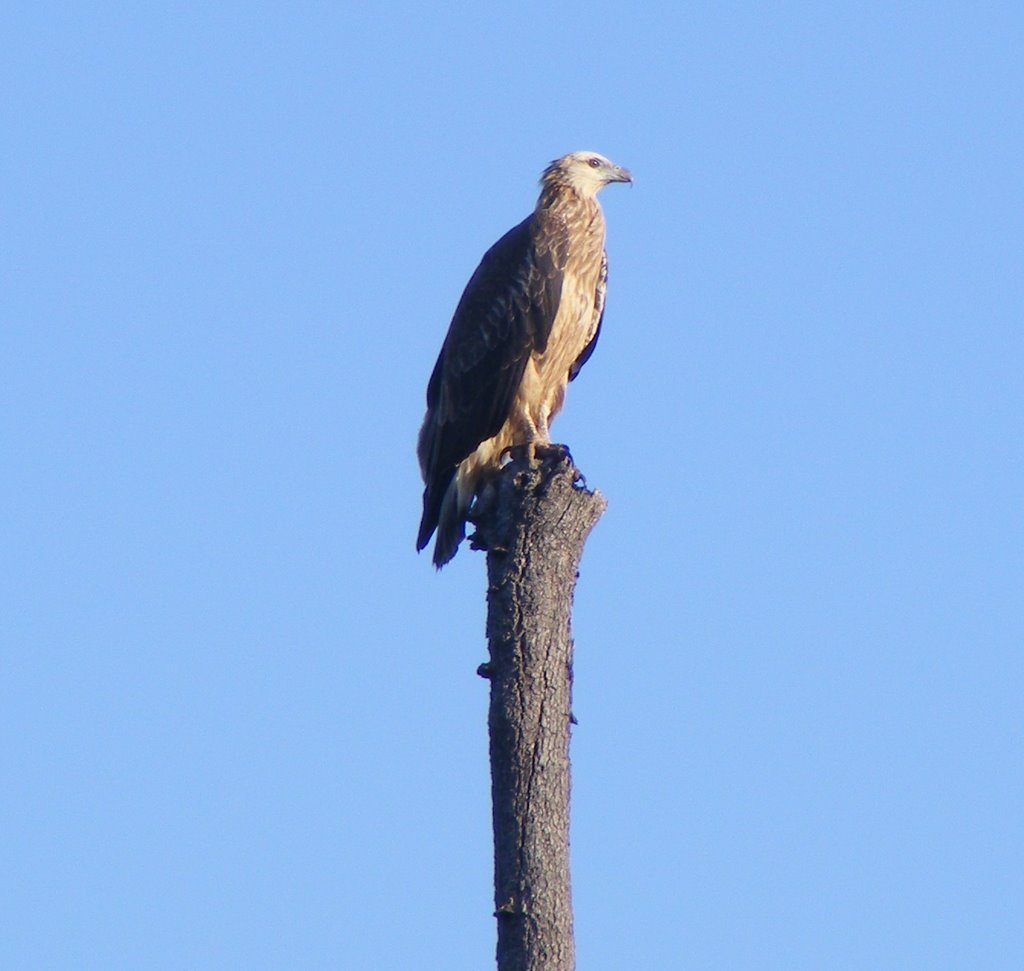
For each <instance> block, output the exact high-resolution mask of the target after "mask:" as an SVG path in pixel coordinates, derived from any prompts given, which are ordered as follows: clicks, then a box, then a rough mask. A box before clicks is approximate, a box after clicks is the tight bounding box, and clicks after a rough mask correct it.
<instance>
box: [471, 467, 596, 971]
mask: <svg viewBox="0 0 1024 971" xmlns="http://www.w3.org/2000/svg"><path fill="white" fill-rule="evenodd" d="M604 508H605V500H604V498H603V497H602V496H601V495H600V494H599V493H596V492H590V491H589V490H587V489H586V488H585V486H584V485H583V483H582V476H581V475H580V474H579V472H578V471H577V470H576V469H575V467H574V466H573V464H572V461H571V459H570V458H569V457H568V455H567V454H566V455H564V456H563V455H557V454H556V455H555V456H553V457H549V458H548V459H547V460H546V461H545V462H544V463H542V464H541V465H540V466H539V467H538V466H536V465H534V466H530V465H529V464H528V463H526V462H525V461H514V462H512V463H510V464H509V465H507V466H506V467H505V468H504V469H503V470H502V473H501V475H500V476H499V477H498V479H497V480H496V482H495V484H494V486H493V488H492V489H491V490H490V492H489V494H488V495H486V496H485V497H482V502H480V503H479V505H478V511H477V514H476V516H475V520H476V527H477V531H476V535H475V536H474V537H473V540H474V545H475V546H476V547H477V548H482V549H486V550H487V551H488V553H487V578H488V590H487V608H488V609H487V638H488V644H489V648H490V661H489V662H488V663H487V664H484V665H481V668H480V673H481V675H483V676H485V677H487V678H489V679H490V682H491V701H490V711H489V716H488V727H489V732H490V754H491V797H492V807H493V821H494V898H495V917H496V918H497V922H498V946H497V964H498V971H573V969H574V968H575V949H574V942H573V925H572V895H571V888H570V880H569V785H570V774H569V734H570V723H571V722H572V721H573V717H572V662H573V658H572V653H573V642H572V636H571V628H570V622H571V614H572V600H573V591H574V589H575V586H576V578H577V575H578V574H577V570H578V567H579V562H580V557H581V555H582V553H583V544H584V543H585V541H586V538H587V535H588V534H589V533H590V530H591V529H592V528H593V526H594V525H595V524H596V523H597V521H598V519H600V517H601V514H602V513H603V512H604Z"/></svg>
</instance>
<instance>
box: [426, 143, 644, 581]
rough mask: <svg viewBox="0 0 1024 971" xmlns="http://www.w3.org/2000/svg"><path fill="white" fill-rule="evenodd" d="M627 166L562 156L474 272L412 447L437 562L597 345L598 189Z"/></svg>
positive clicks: (600, 270)
mask: <svg viewBox="0 0 1024 971" xmlns="http://www.w3.org/2000/svg"><path fill="white" fill-rule="evenodd" d="M632 181H633V178H632V176H631V175H630V174H629V172H628V171H627V170H626V169H624V168H622V167H620V166H618V165H615V164H614V163H612V162H610V161H609V160H608V159H606V158H605V157H604V156H603V155H598V154H597V153H596V152H572V153H571V154H569V155H565V156H563V157H562V158H559V159H556V160H555V161H554V162H552V163H551V164H550V165H549V166H548V167H547V168H546V169H545V170H544V173H543V174H542V176H541V179H540V186H541V192H540V198H539V199H538V200H537V206H536V208H535V209H534V210H533V212H532V213H531V214H530V215H529V216H527V217H526V219H524V220H523V221H522V222H521V223H520V224H519V225H518V226H516V227H514V228H513V229H510V230H509V231H508V232H507V233H506V234H505V235H504V236H502V237H501V239H499V240H498V241H497V242H496V243H495V244H494V245H493V246H492V247H491V248H490V249H489V250H488V251H487V252H486V253H485V254H484V257H483V259H482V260H481V261H480V265H479V266H478V267H477V268H476V272H475V273H474V274H473V275H472V277H470V280H469V283H468V284H466V289H465V290H464V291H463V294H462V298H461V299H460V300H459V303H458V306H457V307H456V308H455V315H454V316H453V317H452V322H451V324H450V326H449V328H448V334H447V336H446V337H445V340H444V344H443V346H442V347H441V353H440V355H438V358H437V364H435V365H434V371H433V373H432V374H431V376H430V381H429V383H428V385H427V414H426V417H425V418H424V420H423V427H422V428H421V429H420V434H419V442H418V447H417V450H416V451H417V456H418V458H419V463H420V471H421V472H422V474H423V482H424V485H425V488H424V490H423V518H422V520H421V522H420V530H419V536H418V537H417V540H416V549H417V550H422V549H423V548H424V547H425V546H426V545H427V543H428V542H429V541H430V537H431V535H433V533H434V531H435V529H436V531H437V539H436V541H435V543H434V564H435V565H436V566H437V567H438V568H440V567H442V566H444V564H445V563H447V562H448V561H449V560H450V559H451V558H452V557H453V556H454V555H455V552H456V550H457V549H458V547H459V543H461V542H462V540H463V538H464V537H465V535H466V515H467V513H468V512H469V507H470V505H471V504H472V502H473V498H474V496H475V495H476V494H477V491H478V490H479V489H480V488H481V487H482V486H483V484H484V483H485V482H486V481H487V480H488V478H490V477H491V476H493V475H494V474H495V473H496V472H497V470H498V468H499V467H500V463H501V459H502V456H503V455H504V454H505V452H506V451H508V450H509V449H510V448H513V447H515V446H526V447H527V448H528V450H529V452H528V454H529V455H530V456H531V457H532V458H536V457H537V455H538V449H540V450H543V449H544V447H545V446H549V445H550V438H549V436H548V425H549V423H550V422H551V419H552V418H554V416H555V415H556V414H557V413H558V412H559V410H560V409H561V407H562V403H563V401H564V399H565V389H566V386H567V385H568V383H569V382H570V381H572V380H573V379H574V378H575V377H576V375H577V374H579V371H580V368H582V367H583V365H584V364H585V363H586V361H587V360H588V358H589V357H590V355H591V354H592V353H593V351H594V346H595V344H596V343H597V338H598V333H599V332H600V329H601V320H602V318H603V316H604V296H605V286H606V283H607V279H608V257H607V254H606V253H605V248H604V214H603V213H602V212H601V207H600V206H599V205H598V202H597V193H598V192H599V191H600V190H601V189H603V188H604V187H605V186H606V185H608V183H609V182H632Z"/></svg>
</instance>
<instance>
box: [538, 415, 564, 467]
mask: <svg viewBox="0 0 1024 971" xmlns="http://www.w3.org/2000/svg"><path fill="white" fill-rule="evenodd" d="M539 418H540V420H539V421H538V422H537V437H536V439H534V441H533V442H532V443H531V445H532V447H533V454H532V458H533V460H534V462H535V463H536V464H540V463H541V462H545V461H550V460H552V459H553V460H556V461H557V460H562V461H566V462H572V455H571V454H570V453H569V448H568V446H567V445H558V444H556V443H555V442H552V441H551V433H550V432H549V430H548V414H547V412H546V411H542V412H541V413H540V416H539Z"/></svg>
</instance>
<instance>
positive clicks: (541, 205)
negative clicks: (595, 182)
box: [537, 181, 600, 212]
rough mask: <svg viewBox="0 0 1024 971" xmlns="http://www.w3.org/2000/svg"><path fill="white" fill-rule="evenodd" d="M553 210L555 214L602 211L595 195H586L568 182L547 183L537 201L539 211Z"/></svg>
mask: <svg viewBox="0 0 1024 971" xmlns="http://www.w3.org/2000/svg"><path fill="white" fill-rule="evenodd" d="M545 209H547V210H553V211H555V212H571V211H573V210H579V209H583V210H594V209H598V210H599V209H600V207H599V206H598V204H597V199H596V197H595V196H594V195H593V194H584V193H582V192H580V191H579V190H578V189H577V188H576V187H575V186H571V185H569V184H568V183H566V182H556V181H551V182H545V183H544V186H543V188H542V189H541V191H540V198H539V199H538V200H537V211H538V212H540V211H541V210H545Z"/></svg>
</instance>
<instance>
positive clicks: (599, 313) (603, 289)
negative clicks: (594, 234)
mask: <svg viewBox="0 0 1024 971" xmlns="http://www.w3.org/2000/svg"><path fill="white" fill-rule="evenodd" d="M607 291H608V253H607V252H603V253H602V254H601V273H600V275H599V276H598V278H597V289H596V290H595V291H594V318H593V319H594V325H593V326H594V330H593V332H592V336H591V338H590V340H589V341H587V346H586V347H584V348H583V350H582V351H580V356H579V357H578V358H576V360H575V361H573V362H572V366H571V367H570V368H569V380H570V381H575V380H576V375H578V374H579V373H580V371H581V369H582V368H583V365H584V364H586V363H587V361H589V360H590V355H591V354H593V353H594V348H595V347H597V339H598V337H600V336H601V324H602V323H603V322H604V297H605V293H607Z"/></svg>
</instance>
